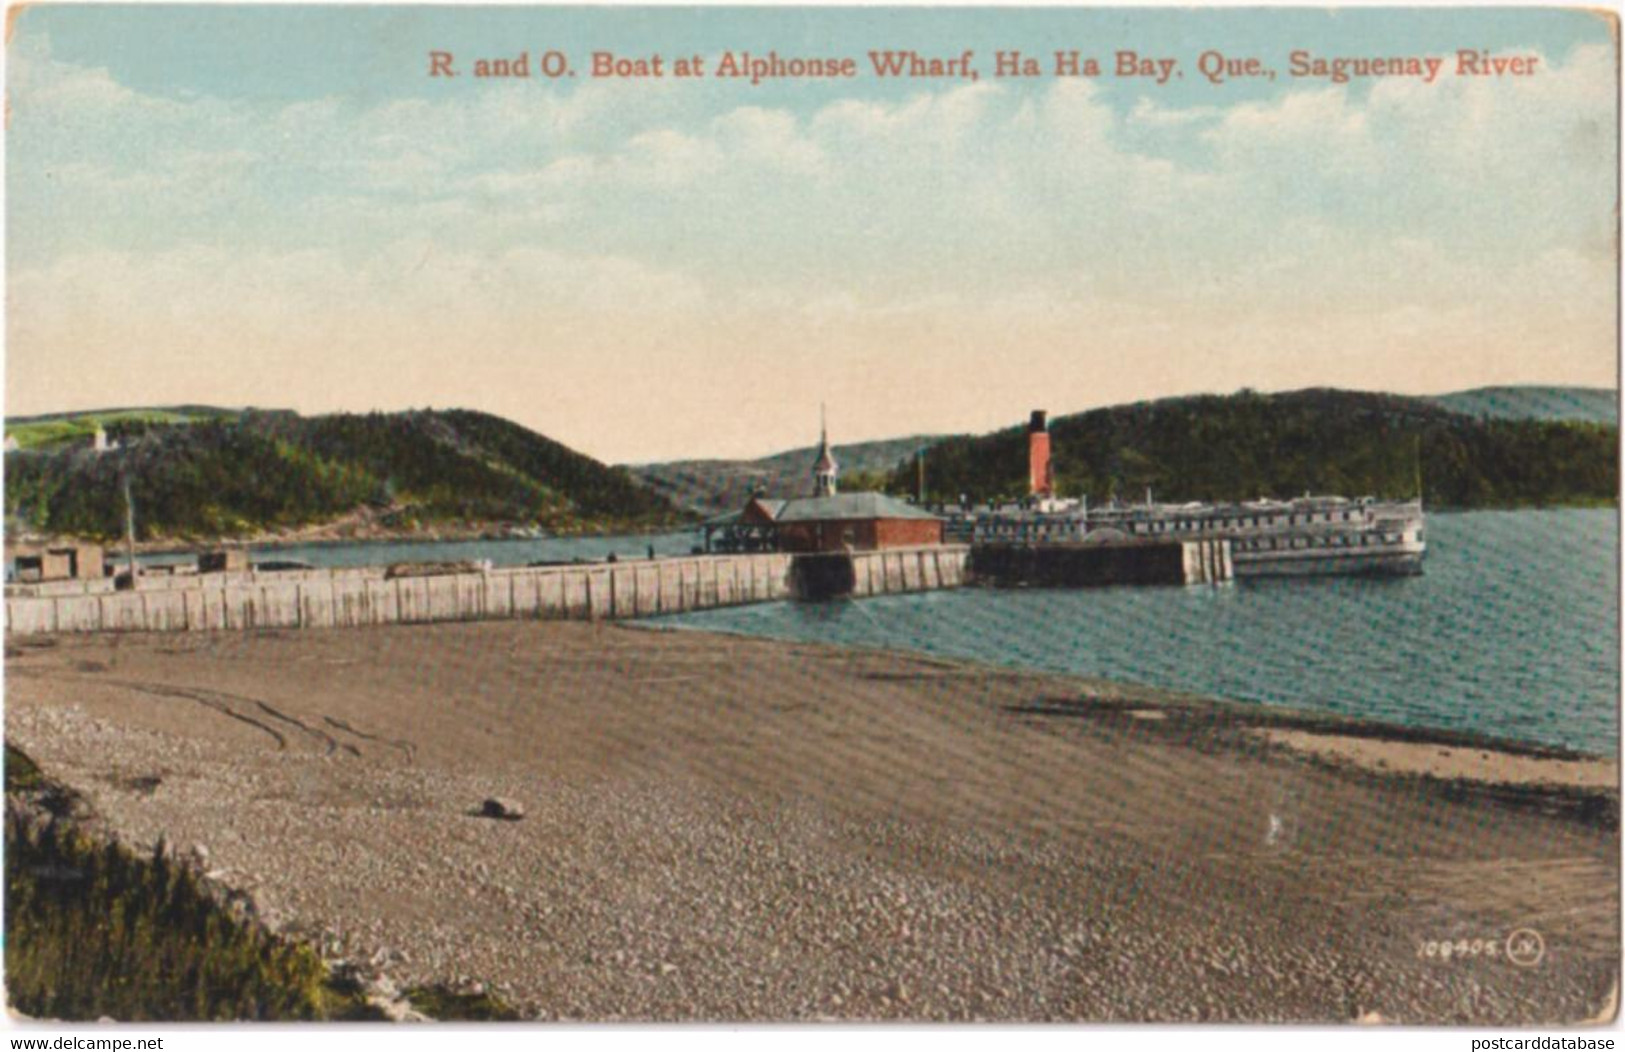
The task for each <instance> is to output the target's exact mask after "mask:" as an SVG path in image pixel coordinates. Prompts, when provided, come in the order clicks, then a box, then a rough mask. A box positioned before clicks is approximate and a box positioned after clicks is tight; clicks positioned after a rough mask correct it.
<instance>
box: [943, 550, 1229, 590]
mask: <svg viewBox="0 0 1625 1052" xmlns="http://www.w3.org/2000/svg"><path fill="white" fill-rule="evenodd" d="M1234 570H1235V568H1234V565H1233V563H1232V561H1231V555H1230V542H1229V541H1228V540H1222V539H1202V540H1186V541H1154V542H1136V543H1128V544H987V545H978V546H977V547H976V548H975V549H974V550H973V554H972V557H971V563H970V573H971V575H972V576H973V577H974V578H975V580H976V583H978V584H989V585H995V586H1003V587H1019V586H1023V585H1030V586H1033V587H1039V588H1092V587H1101V586H1105V585H1158V584H1219V583H1221V582H1224V581H1229V580H1231V579H1232V578H1233V577H1234Z"/></svg>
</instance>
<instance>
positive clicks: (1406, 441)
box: [886, 389, 1619, 508]
mask: <svg viewBox="0 0 1625 1052" xmlns="http://www.w3.org/2000/svg"><path fill="white" fill-rule="evenodd" d="M1050 431H1051V442H1052V446H1053V448H1054V451H1055V470H1056V481H1057V486H1058V488H1059V490H1060V492H1061V493H1062V494H1063V495H1068V496H1076V495H1079V494H1087V495H1088V496H1089V497H1090V498H1091V499H1093V500H1102V499H1105V498H1107V497H1109V496H1111V495H1114V494H1115V495H1117V496H1118V497H1120V498H1123V499H1134V500H1138V499H1140V498H1141V497H1142V496H1143V494H1144V493H1145V490H1146V489H1147V488H1148V487H1149V488H1150V489H1152V490H1153V491H1154V492H1155V494H1156V496H1157V498H1158V499H1159V500H1168V501H1186V500H1237V499H1251V498H1255V497H1259V496H1273V497H1288V496H1295V495H1298V494H1302V493H1305V492H1314V493H1328V494H1342V495H1344V496H1350V497H1356V496H1364V495H1374V496H1383V497H1410V496H1413V495H1415V493H1416V491H1417V482H1418V479H1419V478H1420V481H1421V486H1422V493H1423V495H1424V497H1425V498H1426V500H1427V501H1428V502H1429V504H1430V505H1431V506H1433V507H1455V508H1473V507H1501V506H1523V505H1538V504H1601V503H1609V502H1612V501H1614V500H1615V499H1616V497H1617V494H1618V490H1619V463H1618V456H1617V443H1618V431H1617V428H1616V427H1614V426H1613V425H1609V424H1598V423H1588V422H1581V421H1567V420H1565V421H1551V420H1535V419H1488V418H1484V417H1476V416H1469V415H1465V414H1463V413H1458V412H1454V411H1452V410H1450V409H1447V408H1445V407H1444V406H1441V405H1439V404H1437V403H1436V402H1435V401H1433V400H1431V399H1424V398H1406V397H1400V396H1397V395H1385V394H1372V393H1366V392H1355V391H1339V390H1330V389H1311V390H1305V391H1294V392H1288V393H1283V394H1271V395H1265V394H1257V393H1253V392H1249V391H1243V392H1241V393H1239V394H1234V395H1204V396H1198V397H1190V398H1171V399H1165V400H1162V401H1155V402H1141V403H1137V404H1134V405H1125V406H1114V407H1111V408H1108V409H1097V410H1093V411H1091V412H1087V413H1079V414H1076V415H1073V416H1063V417H1059V418H1057V419H1055V420H1053V421H1052V423H1051V428H1050ZM1026 443H1027V439H1026V434H1025V428H1023V427H1013V428H1008V429H1006V430H1003V431H997V432H994V433H992V434H989V435H983V436H980V437H974V438H968V437H961V438H950V439H945V440H943V441H941V442H939V443H937V444H936V445H934V446H932V448H931V450H930V451H929V453H928V454H927V471H926V482H927V497H928V499H931V500H940V501H952V500H957V499H958V498H959V496H960V495H961V494H967V495H969V496H970V497H971V498H972V499H973V500H979V501H980V500H989V499H1001V498H1012V497H1018V496H1022V495H1024V494H1025V492H1026V488H1025V487H1026V471H1027V454H1026ZM913 486H914V471H913V468H912V467H911V465H909V464H908V463H899V464H897V465H894V467H893V470H892V471H891V473H890V475H889V477H888V479H887V483H886V488H887V489H888V491H889V492H893V493H899V494H906V493H908V492H910V491H911V490H912V489H913Z"/></svg>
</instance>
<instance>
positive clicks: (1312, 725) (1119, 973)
mask: <svg viewBox="0 0 1625 1052" xmlns="http://www.w3.org/2000/svg"><path fill="white" fill-rule="evenodd" d="M649 628H650V626H647V625H605V624H584V623H554V622H540V623H536V622H531V623H518V622H482V623H456V624H450V623H448V624H436V625H417V626H388V627H379V628H371V629H343V630H326V631H321V632H260V633H253V634H242V635H237V634H232V635H219V634H216V635H205V636H195V637H194V636H188V637H174V636H151V635H149V636H135V635H131V636H124V637H100V638H98V637H66V636H64V637H49V641H48V642H47V641H45V640H42V641H39V642H37V643H35V644H34V645H28V644H24V645H21V646H18V647H15V648H14V649H13V651H12V654H11V656H10V658H9V660H8V673H9V674H10V676H11V682H10V684H9V687H10V689H9V691H8V699H7V701H8V706H7V717H6V719H7V728H6V732H7V738H8V741H13V742H14V743H15V744H17V745H18V746H20V747H22V748H24V749H25V750H26V751H28V752H29V753H30V755H32V756H34V757H36V758H37V759H39V760H40V762H41V763H42V764H43V765H45V766H47V767H48V768H50V769H53V770H56V771H59V772H60V774H61V776H62V777H63V779H64V780H65V781H67V782H68V783H69V784H72V785H75V786H77V787H79V788H81V789H82V790H83V791H85V792H86V794H87V796H88V797H89V798H90V800H91V802H92V804H93V805H94V806H95V807H96V809H97V811H98V812H99V813H100V814H102V815H103V816H104V818H105V819H106V820H107V821H108V823H109V826H110V828H113V829H115V830H116V831H117V832H118V833H119V834H120V836H121V837H124V838H126V839H127V840H128V841H129V842H131V843H134V844H141V843H149V842H151V841H152V840H153V839H155V837H156V836H157V835H159V834H166V835H168V837H169V839H170V842H173V843H177V844H183V845H184V844H187V843H200V844H206V845H207V848H208V853H209V857H210V858H211V860H212V862H211V864H212V865H214V866H216V867H217V868H218V869H219V870H220V871H221V872H222V873H224V874H226V875H227V876H229V877H231V878H232V879H233V883H234V885H235V886H239V887H242V888H243V889H244V891H245V892H246V893H248V894H251V895H252V896H253V897H254V898H255V900H256V902H257V903H258V904H259V906H260V908H261V910H262V913H263V914H264V915H266V916H268V917H269V918H271V919H272V921H273V923H275V924H276V926H277V928H278V930H280V931H286V932H289V933H290V934H298V933H305V934H306V935H308V936H311V937H314V939H315V941H316V942H318V943H321V944H324V945H325V946H326V947H327V948H328V949H329V950H330V951H333V952H334V953H335V955H337V956H342V957H345V958H346V959H356V960H366V961H372V960H381V961H383V962H385V963H384V965H383V967H385V968H386V969H387V970H388V971H389V973H390V974H391V976H392V977H398V979H399V981H400V982H402V983H407V982H419V983H421V982H433V981H441V982H454V981H455V980H456V979H457V977H459V976H467V975H479V976H482V977H486V978H488V980H489V981H491V982H492V983H493V989H494V990H496V991H497V992H498V993H499V994H501V995H502V996H503V997H505V998H508V999H510V1000H511V1001H512V1003H514V1004H515V1005H516V1006H519V1007H520V1008H521V1010H522V1011H523V1012H524V1013H525V1014H526V1015H527V1016H530V1017H534V1018H568V1019H577V1020H583V1019H591V1020H608V1019H642V1020H676V1019H695V1020H698V1019H710V1020H755V1021H771V1020H794V1019H800V1020H810V1019H825V1018H831V1019H850V1020H864V1019H916V1020H948V1019H974V1018H983V1019H1005V1020H1039V1019H1056V1020H1059V1019H1070V1020H1093V1021H1108V1020H1119V1021H1122V1020H1150V1019H1184V1020H1200V1019H1208V1020H1216V1019H1229V1020H1236V1021H1243V1020H1245V1021H1290V1022H1317V1021H1318V1022H1327V1021H1348V1020H1350V1019H1352V1018H1356V1017H1358V1016H1360V1015H1366V1014H1368V1013H1373V1012H1374V1013H1376V1014H1377V1015H1378V1016H1380V1017H1381V1018H1382V1019H1384V1020H1389V1021H1396V1022H1431V1023H1440V1022H1475V1023H1478V1024H1480V1025H1488V1024H1490V1023H1492V1022H1495V1023H1511V1022H1518V1021H1521V1022H1524V1023H1530V1024H1535V1023H1545V1024H1550V1023H1554V1022H1556V1021H1558V1020H1566V1021H1578V1020H1581V1019H1585V1018H1588V1017H1590V1016H1593V1015H1595V1014H1596V1012H1597V1011H1598V1009H1599V1008H1600V1007H1601V1006H1602V1005H1603V1004H1604V1003H1605V1000H1604V995H1605V994H1606V991H1607V989H1608V988H1609V986H1610V984H1611V983H1612V982H1613V980H1614V978H1616V976H1617V961H1618V940H1617V927H1618V907H1617V901H1618V900H1617V886H1618V858H1617V856H1618V836H1619V834H1618V817H1617V816H1618V792H1617V779H1618V774H1617V764H1616V763H1614V762H1613V761H1605V760H1585V761H1574V760H1572V759H1564V758H1562V757H1561V756H1559V755H1557V754H1556V753H1555V751H1554V750H1550V749H1543V748H1541V747H1538V746H1537V747H1534V748H1533V749H1525V750H1511V751H1508V750H1502V749H1494V750H1478V749H1474V750H1471V751H1470V754H1468V755H1463V756H1456V757H1455V758H1454V759H1455V761H1456V763H1457V764H1458V765H1465V766H1466V769H1467V771H1468V773H1469V774H1476V775H1477V776H1479V777H1477V778H1468V779H1466V780H1460V779H1455V778H1440V777H1438V776H1437V775H1438V772H1437V771H1429V770H1428V769H1425V768H1423V769H1413V767H1414V764H1412V765H1411V766H1407V765H1406V764H1407V763H1409V762H1410V761H1406V760H1405V757H1404V755H1403V754H1404V753H1405V751H1406V750H1407V749H1414V748H1416V747H1418V746H1420V747H1421V748H1424V749H1425V750H1428V751H1429V753H1430V756H1429V757H1427V759H1429V761H1430V762H1432V761H1436V760H1443V759H1446V758H1444V757H1438V756H1437V752H1438V751H1439V750H1440V749H1445V750H1450V751H1452V752H1456V751H1457V747H1456V746H1453V745H1443V744H1441V743H1440V742H1438V741H1432V740H1429V741H1426V742H1418V741H1415V740H1413V741H1410V742H1399V741H1393V740H1385V739H1384V738H1383V737H1382V735H1381V732H1380V731H1379V730H1378V729H1377V728H1373V727H1370V726H1368V725H1367V726H1361V725H1359V724H1358V723H1357V721H1353V720H1351V719H1349V718H1346V717H1335V716H1325V717H1323V716H1321V715H1320V714H1313V713H1311V714H1307V715H1305V714H1302V713H1298V712H1282V711H1279V710H1273V709H1272V710H1270V711H1265V710H1264V709H1263V708H1262V707H1257V706H1248V705H1246V703H1235V702H1228V703H1226V702H1218V701H1213V700H1211V699H1201V698H1197V697H1194V696H1186V695H1175V694H1172V693H1170V692H1166V691H1158V690H1155V689H1152V688H1143V687H1134V686H1120V685H1117V684H1105V683H1101V682H1098V681H1092V680H1083V679H1080V678H1078V677H1071V676H1061V675H1052V674H1044V673H1034V672H1030V671H1022V670H1017V669H1007V668H1003V667H997V666H990V665H985V664H979V663H974V662H966V661H959V660H954V659H941V658H936V657H929V656H922V655H918V654H913V653H908V652H881V651H877V650H870V649H853V648H845V647H835V646H826V645H822V644H805V643H793V642H781V641H773V640H765V639H761V638H757V637H743V636H735V635H722V634H705V633H698V632H694V631H687V630H685V631H670V630H664V631H650V630H649ZM629 629H630V630H629ZM42 643H43V644H44V645H41V644H42ZM1354 731H1358V733H1354ZM1272 732H1273V733H1275V734H1281V733H1286V734H1293V735H1308V736H1309V738H1310V739H1314V740H1302V739H1293V738H1289V739H1279V738H1276V739H1273V740H1272V739H1271V737H1270V734H1271V733H1272ZM1400 733H1401V734H1402V735H1405V731H1404V729H1400ZM1406 736H1408V737H1410V738H1412V739H1415V738H1416V737H1417V736H1416V735H1415V734H1409V735H1406ZM1326 739H1331V743H1332V744H1333V745H1336V746H1338V747H1339V748H1346V747H1347V745H1348V743H1349V742H1351V741H1352V742H1355V743H1359V744H1361V745H1362V746H1364V747H1365V749H1366V751H1365V752H1363V753H1359V754H1354V755H1336V754H1327V753H1325V752H1324V751H1322V752H1319V753H1317V752H1316V749H1317V748H1322V749H1323V747H1325V746H1326V745H1327V741H1326ZM1396 749H1397V750H1399V751H1398V752H1396V751H1395V750H1396ZM1372 750H1375V751H1374V752H1372ZM1462 751H1466V750H1462ZM1481 753H1482V754H1483V755H1480V754H1481ZM1373 757H1376V758H1381V759H1385V760H1386V761H1388V763H1389V767H1388V768H1387V769H1383V768H1381V767H1378V766H1376V765H1375V763H1374V762H1373ZM1414 759H1415V757H1412V758H1411V760H1414ZM1401 761H1404V762H1401ZM1447 773H1448V772H1447ZM1458 773H1459V772H1458ZM485 796H503V797H511V798H513V799H515V800H518V801H520V802H522V803H523V804H524V806H525V807H526V809H527V811H528V814H527V816H526V817H525V818H524V820H522V821H520V822H516V823H501V822H493V821H491V820H490V819H482V818H480V817H478V816H477V813H475V812H477V809H478V805H479V802H480V799H481V798H482V797H485ZM1598 801H1601V802H1602V803H1601V804H1599V803H1598ZM1451 829H1472V830H1474V835H1473V836H1472V837H1471V838H1463V837H1460V836H1456V835H1445V836H1441V834H1440V830H1451ZM1485 867H1490V868H1489V869H1486V868H1485ZM1490 872H1493V873H1495V874H1497V877H1496V879H1495V880H1489V881H1485V880H1481V879H1478V878H1477V877H1473V876H1471V875H1472V874H1486V873H1490ZM1464 881H1465V883H1464ZM1464 888H1465V890H1463V889H1464ZM361 889H368V890H367V891H365V893H363V892H362V890H361ZM1373 896H1375V897H1373ZM1379 904H1380V905H1379ZM1530 924H1532V925H1535V926H1537V927H1538V928H1539V929H1540V930H1541V931H1542V933H1543V934H1544V936H1545V937H1546V940H1547V944H1548V946H1550V947H1552V948H1553V962H1552V964H1551V966H1550V967H1549V968H1546V969H1542V970H1534V971H1531V972H1526V971H1524V970H1522V969H1517V968H1512V967H1510V966H1508V965H1506V964H1505V962H1482V961H1481V962H1472V963H1468V962H1462V963H1461V964H1460V966H1459V967H1458V966H1452V967H1451V968H1450V969H1447V970H1441V968H1440V966H1439V965H1438V964H1437V962H1428V961H1426V960H1425V959H1424V958H1423V957H1422V956H1421V953H1420V949H1419V947H1420V946H1421V942H1419V941H1418V940H1425V939H1426V938H1429V937H1444V938H1454V937H1456V935H1457V934H1461V935H1462V936H1463V937H1468V938H1480V937H1484V936H1486V935H1489V934H1493V933H1500V934H1503V935H1504V934H1505V932H1507V931H1511V930H1514V929H1515V928H1516V927H1518V926H1521V925H1530ZM1091 946H1092V947H1095V949H1093V950H1091V949H1089V947H1091ZM1240 961H1248V962H1251V963H1250V964H1247V965H1245V966H1241V965H1238V962H1240ZM1210 962H1212V963H1210ZM1238 967H1239V968H1240V970H1239V971H1238V970H1237V969H1238ZM1237 976H1244V977H1245V981H1241V980H1239V979H1235V978H1233V977H1237ZM1272 976H1274V977H1273V978H1272ZM1288 976H1296V977H1297V978H1295V979H1293V980H1292V981H1290V982H1289V981H1287V977H1288ZM1355 976H1364V977H1365V978H1363V979H1361V980H1360V981H1359V982H1360V985H1359V987H1358V989H1352V988H1350V987H1349V986H1348V983H1349V982H1350V981H1351V979H1352V977H1355ZM1350 1005H1353V1006H1354V1007H1355V1008H1357V1009H1358V1011H1357V1012H1352V1013H1351V1012H1350V1011H1349V1007H1350ZM1463 1006H1467V1007H1465V1008H1464V1007H1463ZM1463 1013H1466V1014H1463Z"/></svg>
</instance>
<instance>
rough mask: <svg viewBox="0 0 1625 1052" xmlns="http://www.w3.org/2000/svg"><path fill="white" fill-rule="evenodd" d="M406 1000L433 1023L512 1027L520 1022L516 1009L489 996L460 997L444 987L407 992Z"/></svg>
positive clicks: (468, 995) (461, 994)
mask: <svg viewBox="0 0 1625 1052" xmlns="http://www.w3.org/2000/svg"><path fill="white" fill-rule="evenodd" d="M406 999H407V1000H408V1001H410V1002H411V1004H412V1007H413V1008H415V1009H417V1010H418V1011H419V1012H422V1013H423V1014H424V1015H426V1016H429V1017H430V1018H432V1019H440V1020H447V1021H455V1022H467V1021H474V1022H482V1023H484V1022H501V1023H511V1022H514V1021H516V1020H517V1019H518V1018H519V1013H518V1012H516V1011H515V1010H514V1009H513V1007H512V1006H510V1005H509V1004H508V1003H507V1002H506V1001H504V1000H502V998H500V997H498V996H496V995H495V994H493V993H489V992H486V993H478V994H472V993H459V992H457V991H454V990H452V989H451V988H450V987H448V986H444V985H434V986H414V987H412V988H411V989H409V990H407V991H406Z"/></svg>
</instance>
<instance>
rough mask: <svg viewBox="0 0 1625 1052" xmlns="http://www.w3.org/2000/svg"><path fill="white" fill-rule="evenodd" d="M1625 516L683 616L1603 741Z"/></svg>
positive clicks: (1212, 691) (1555, 739)
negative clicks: (1387, 563)
mask: <svg viewBox="0 0 1625 1052" xmlns="http://www.w3.org/2000/svg"><path fill="white" fill-rule="evenodd" d="M1618 551H1619V519H1618V516H1617V514H1616V513H1615V512H1614V511H1611V510H1573V509H1559V510H1549V511H1513V512H1468V513H1459V514H1434V515H1430V516H1429V517H1428V555H1427V562H1426V564H1425V565H1426V573H1425V574H1423V575H1422V576H1420V577H1401V578H1352V577H1350V578H1321V579H1296V580H1293V579H1287V580H1271V581H1257V582H1254V581H1247V582H1238V583H1236V584H1233V585H1228V586H1223V587H1219V588H1211V587H1206V588H1201V587H1194V588H1108V589H1093V590H1078V591H1060V590H1022V591H995V590H992V589H981V588H972V589H965V590H961V591H949V592H928V593H921V594H917V595H902V596H887V597H884V598H879V599H869V600H863V601H861V602H835V603H820V604H797V603H773V604H764V605H759V606H750V607H733V608H728V609H723V610H711V611H703V612H699V613H693V614H685V615H680V616H676V617H668V618H660V619H658V623H661V624H665V625H670V626H674V627H681V628H696V629H710V630H720V631H729V632H743V633H748V634H751V635H761V636H770V637H773V638H779V639H794V640H811V641H818V642H826V643H839V644H846V645H856V646H877V647H887V648H901V649H909V650H917V651H925V652H928V653H932V654H941V655H947V656H952V657H959V658H972V659H977V660H982V661H990V662H996V663H1000V664H1006V665H1018V666H1023V667H1027V668H1034V669H1042V670H1046V671H1055V672H1067V673H1077V674H1081V675H1086V676H1093V677H1101V678H1106V679H1115V680H1126V681H1132V682H1137V683H1144V684H1148V685H1151V686H1157V687H1165V688H1173V689H1178V690H1186V691H1192V692H1196V693H1200V694H1207V695H1216V696H1219V697H1226V698H1234V699H1239V700H1247V701H1262V702H1273V703H1276V704H1281V705H1288V706H1293V707H1298V708H1312V709H1325V710H1330V711H1332V712H1338V713H1345V714H1349V715H1355V716H1368V717H1377V718H1380V719H1384V720H1389V721H1393V722H1398V723H1405V724H1412V725H1418V726H1428V727H1438V728H1447V729H1453V730H1473V731H1480V732H1484V733H1488V734H1492V735H1495V736H1498V737H1503V738H1511V739H1519V740H1528V741H1537V742H1544V743H1547V744H1553V745H1563V746H1568V747H1570V748H1574V749H1579V750H1582V751H1585V752H1590V753H1597V754H1603V753H1610V752H1612V751H1613V750H1614V748H1615V744H1616V742H1617V740H1618V734H1619V722H1618V702H1619V688H1620V675H1619V606H1618V597H1617V594H1616V591H1615V589H1616V585H1617V582H1618V580H1619V575H1618V569H1617V565H1616V560H1617V555H1618Z"/></svg>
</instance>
